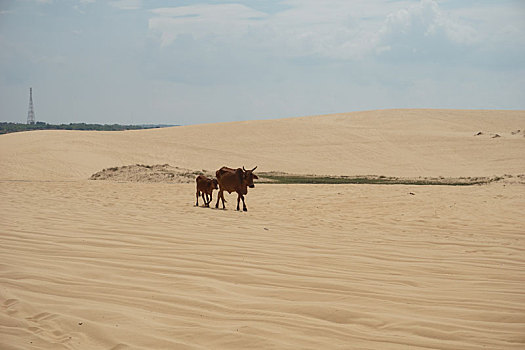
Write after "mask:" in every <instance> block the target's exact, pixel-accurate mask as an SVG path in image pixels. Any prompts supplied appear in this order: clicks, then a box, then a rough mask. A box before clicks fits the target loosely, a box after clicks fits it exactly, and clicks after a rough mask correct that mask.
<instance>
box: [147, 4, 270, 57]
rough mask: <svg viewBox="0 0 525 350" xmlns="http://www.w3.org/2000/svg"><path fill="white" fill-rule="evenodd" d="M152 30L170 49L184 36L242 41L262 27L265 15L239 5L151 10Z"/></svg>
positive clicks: (150, 24)
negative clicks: (249, 32)
mask: <svg viewBox="0 0 525 350" xmlns="http://www.w3.org/2000/svg"><path fill="white" fill-rule="evenodd" d="M151 12H152V13H153V14H154V15H155V17H153V18H151V19H150V20H149V28H150V29H151V30H152V31H153V32H156V33H160V40H161V45H162V46H163V47H165V46H169V45H170V44H172V43H173V41H174V40H176V39H177V38H178V37H180V36H182V35H190V36H191V37H193V38H194V39H196V40H202V39H213V40H219V41H230V42H231V41H233V40H242V36H243V35H245V34H246V32H247V31H249V30H250V28H254V27H259V26H260V25H261V24H262V23H259V22H258V21H260V20H261V19H265V18H267V15H266V14H265V13H263V12H259V11H256V10H253V9H251V8H249V7H247V6H244V5H240V4H223V5H192V6H181V7H174V8H159V9H154V10H151Z"/></svg>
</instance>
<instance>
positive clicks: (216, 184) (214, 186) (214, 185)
mask: <svg viewBox="0 0 525 350" xmlns="http://www.w3.org/2000/svg"><path fill="white" fill-rule="evenodd" d="M211 188H212V189H213V190H218V189H219V181H217V179H213V180H211Z"/></svg>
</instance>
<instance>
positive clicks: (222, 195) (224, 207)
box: [221, 191, 226, 209]
mask: <svg viewBox="0 0 525 350" xmlns="http://www.w3.org/2000/svg"><path fill="white" fill-rule="evenodd" d="M221 200H222V209H226V206H225V205H224V202H226V201H225V200H224V191H222V192H221Z"/></svg>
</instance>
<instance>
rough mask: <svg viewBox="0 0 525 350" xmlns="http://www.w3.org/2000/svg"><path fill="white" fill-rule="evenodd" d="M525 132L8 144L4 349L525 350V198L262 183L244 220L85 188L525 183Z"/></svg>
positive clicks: (11, 138) (176, 201)
mask: <svg viewBox="0 0 525 350" xmlns="http://www.w3.org/2000/svg"><path fill="white" fill-rule="evenodd" d="M524 128H525V112H523V111H516V112H505V111H429V110H412V111H402V110H399V111H398V110H396V111H377V112H363V113H352V114H347V115H338V116H323V117H307V118H297V119H285V120H275V121H253V122H241V123H225V124H210V125H200V126H190V127H176V128H170V129H160V130H145V131H129V132H114V133H102V132H67V131H42V132H29V133H17V134H9V135H3V136H0V160H1V164H2V167H1V169H0V198H1V200H0V212H1V213H2V215H1V217H0V303H1V305H2V307H1V312H0V348H1V349H254V348H257V349H408V348H411V349H428V348H432V349H481V348H487V349H523V348H525V336H524V335H525V288H524V286H525V242H524V240H525V219H524V216H523V212H524V210H525V185H523V184H519V183H513V182H512V181H508V182H501V183H493V184H490V185H482V186H468V187H452V186H401V185H388V186H386V185H383V186H377V185H269V184H264V185H263V184H257V185H256V187H255V188H254V189H250V190H249V194H248V195H247V197H246V199H247V206H248V209H249V211H248V212H247V213H242V212H237V211H235V210H233V209H234V207H235V205H236V200H235V198H236V197H235V196H234V195H233V194H232V195H226V199H227V200H228V203H227V204H226V205H227V208H228V210H226V211H223V210H214V209H208V208H201V207H198V208H197V207H194V206H193V204H194V200H195V198H194V186H193V185H186V184H176V185H172V184H163V183H152V184H147V183H116V182H104V181H88V180H86V179H87V178H88V177H89V176H90V175H91V174H92V173H95V172H96V171H99V170H101V169H102V168H105V167H111V166H119V165H126V164H135V163H142V164H164V163H169V164H171V165H174V166H181V167H184V168H189V169H216V168H218V167H219V166H221V165H230V166H242V165H243V164H244V165H246V166H247V167H248V166H249V167H253V166H255V165H258V166H259V168H258V169H260V170H261V171H269V170H281V171H288V172H297V173H315V174H344V175H356V174H383V175H389V176H434V177H435V176H440V175H443V176H492V175H502V174H511V175H514V176H516V175H518V174H523V173H525V162H524V161H523V160H524V157H525V137H524V136H523V134H520V133H517V134H516V133H515V134H512V132H514V131H516V130H518V129H521V130H523V129H524ZM478 131H482V132H484V135H480V136H474V134H475V133H477V132H478ZM495 133H498V134H499V135H500V136H501V137H499V138H492V136H491V135H492V134H495ZM21 180H23V181H21ZM214 198H216V193H214ZM214 202H215V201H214ZM214 202H213V203H214Z"/></svg>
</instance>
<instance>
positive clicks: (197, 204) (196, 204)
mask: <svg viewBox="0 0 525 350" xmlns="http://www.w3.org/2000/svg"><path fill="white" fill-rule="evenodd" d="M199 192H200V191H197V203H195V206H196V207H198V206H199V194H200V193H199Z"/></svg>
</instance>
